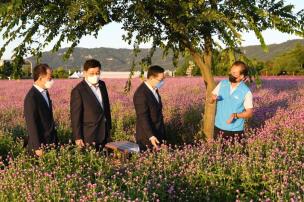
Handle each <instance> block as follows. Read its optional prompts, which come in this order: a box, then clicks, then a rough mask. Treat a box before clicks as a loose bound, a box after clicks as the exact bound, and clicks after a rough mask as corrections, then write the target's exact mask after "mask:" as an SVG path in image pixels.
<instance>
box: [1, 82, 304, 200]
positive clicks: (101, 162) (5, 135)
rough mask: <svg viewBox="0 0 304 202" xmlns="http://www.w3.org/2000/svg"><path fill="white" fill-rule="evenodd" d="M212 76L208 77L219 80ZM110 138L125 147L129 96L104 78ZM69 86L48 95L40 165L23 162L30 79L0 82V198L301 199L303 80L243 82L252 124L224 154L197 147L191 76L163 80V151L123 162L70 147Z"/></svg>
mask: <svg viewBox="0 0 304 202" xmlns="http://www.w3.org/2000/svg"><path fill="white" fill-rule="evenodd" d="M220 79H222V78H217V81H219V80H220ZM104 81H105V82H106V84H107V87H108V91H109V95H110V102H111V108H112V117H113V131H112V139H114V140H130V141H134V129H135V111H134V109H133V104H132V96H133V93H134V90H135V89H136V87H137V86H138V85H139V83H140V80H134V81H133V82H132V90H131V92H130V93H129V94H125V93H124V92H123V89H124V84H125V82H126V80H125V79H105V80H104ZM78 82H79V80H56V81H55V85H54V87H53V88H52V89H51V90H50V96H51V99H52V100H53V105H54V113H55V114H54V115H55V120H56V122H57V129H58V131H59V139H60V142H61V143H62V146H61V148H60V149H59V150H58V151H55V150H50V151H49V152H47V153H46V154H45V155H44V156H43V157H42V158H41V159H35V158H31V157H28V156H27V155H26V154H25V151H24V149H23V138H24V137H25V136H26V131H25V125H24V124H25V123H24V119H23V99H24V97H25V94H26V93H27V91H28V89H29V88H30V87H31V85H32V81H30V80H20V81H0V156H1V157H0V158H1V159H0V201H303V200H304V146H303V144H304V77H267V78H266V77H265V78H263V79H262V87H261V88H256V87H255V85H254V84H252V85H251V87H250V88H251V90H252V92H253V95H254V107H255V108H254V118H252V119H251V120H249V121H248V122H247V123H246V127H247V130H246V134H247V137H246V144H245V146H243V145H240V144H234V145H231V144H230V143H229V142H226V143H224V144H226V146H225V150H223V147H222V146H221V145H220V143H219V142H213V143H209V144H207V143H205V142H203V141H201V138H202V135H201V134H200V132H199V128H200V124H201V123H200V120H201V116H202V115H201V113H202V109H203V100H204V98H205V94H204V84H203V82H202V80H201V78H167V79H166V84H165V86H164V88H163V89H161V90H160V94H161V96H162V100H163V103H164V117H165V124H166V131H167V134H168V141H169V143H170V144H171V145H172V147H170V148H163V149H162V150H161V151H160V152H159V153H157V154H155V153H144V154H141V155H133V156H132V158H131V159H129V160H128V161H127V162H125V163H122V164H121V163H117V159H114V158H112V157H105V156H101V155H100V154H98V153H96V152H95V151H94V150H90V149H87V150H86V151H79V150H77V149H76V148H74V146H73V145H72V144H70V141H71V140H70V139H71V129H70V117H69V97H70V92H71V89H72V88H73V87H74V86H75V85H76V84H77V83H78Z"/></svg>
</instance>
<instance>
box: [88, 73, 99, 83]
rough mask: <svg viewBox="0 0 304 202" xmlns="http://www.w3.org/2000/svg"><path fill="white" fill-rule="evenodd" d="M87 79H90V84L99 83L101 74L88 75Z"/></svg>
mask: <svg viewBox="0 0 304 202" xmlns="http://www.w3.org/2000/svg"><path fill="white" fill-rule="evenodd" d="M87 80H88V82H89V83H90V84H93V85H94V84H97V83H98V81H99V76H98V75H95V76H88V78H87Z"/></svg>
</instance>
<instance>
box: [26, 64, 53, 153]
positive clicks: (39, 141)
mask: <svg viewBox="0 0 304 202" xmlns="http://www.w3.org/2000/svg"><path fill="white" fill-rule="evenodd" d="M33 77H34V85H33V87H32V88H31V89H30V90H29V92H28V93H27V95H26V97H25V100H24V116H25V122H26V127H27V131H28V138H27V139H28V140H27V141H28V142H27V143H26V146H27V149H28V151H29V152H30V153H31V154H33V153H34V154H36V155H37V156H42V154H43V150H42V145H49V144H57V142H58V139H57V133H56V130H55V122H54V118H53V110H52V101H51V99H50V95H49V93H48V90H47V89H49V88H51V87H52V85H53V83H54V80H53V79H52V69H51V68H50V67H49V66H48V65H47V64H38V65H37V66H35V67H34V71H33Z"/></svg>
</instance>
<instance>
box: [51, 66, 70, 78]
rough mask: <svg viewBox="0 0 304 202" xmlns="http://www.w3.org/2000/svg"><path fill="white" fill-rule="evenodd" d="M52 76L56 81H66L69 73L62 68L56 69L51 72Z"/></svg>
mask: <svg viewBox="0 0 304 202" xmlns="http://www.w3.org/2000/svg"><path fill="white" fill-rule="evenodd" d="M53 76H54V78H56V79H66V78H68V77H69V72H68V71H66V70H65V69H64V68H63V67H58V68H57V69H54V70H53Z"/></svg>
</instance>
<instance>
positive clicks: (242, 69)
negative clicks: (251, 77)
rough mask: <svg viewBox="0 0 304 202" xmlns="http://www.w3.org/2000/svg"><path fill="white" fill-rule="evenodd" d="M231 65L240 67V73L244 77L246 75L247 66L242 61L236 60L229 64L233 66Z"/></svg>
mask: <svg viewBox="0 0 304 202" xmlns="http://www.w3.org/2000/svg"><path fill="white" fill-rule="evenodd" d="M233 66H239V67H241V72H240V74H241V75H244V76H245V77H246V76H248V67H247V65H246V64H245V63H244V62H243V61H240V60H237V61H235V62H234V63H233V64H232V65H231V67H233Z"/></svg>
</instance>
